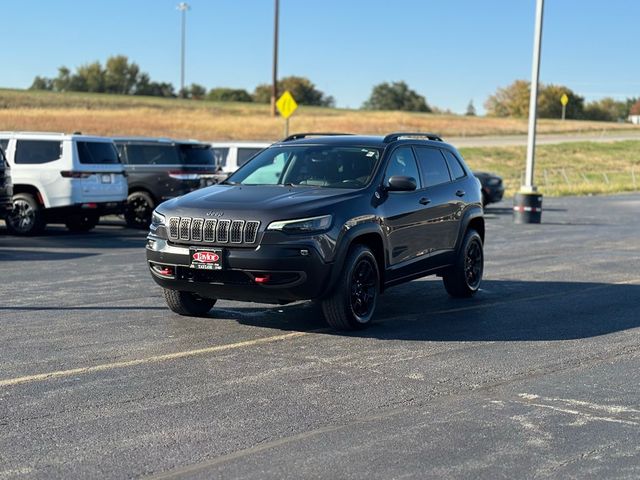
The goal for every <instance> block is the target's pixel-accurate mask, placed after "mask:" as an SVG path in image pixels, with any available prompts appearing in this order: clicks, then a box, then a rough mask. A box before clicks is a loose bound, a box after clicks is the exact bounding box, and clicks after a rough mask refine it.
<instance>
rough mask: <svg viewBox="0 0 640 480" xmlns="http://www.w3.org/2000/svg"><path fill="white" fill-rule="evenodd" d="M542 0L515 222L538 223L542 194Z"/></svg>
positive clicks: (539, 0) (538, 9)
mask: <svg viewBox="0 0 640 480" xmlns="http://www.w3.org/2000/svg"><path fill="white" fill-rule="evenodd" d="M543 13H544V0H536V23H535V31H534V36H533V65H532V67H531V96H530V98H529V137H528V140H527V167H526V172H525V179H524V185H522V186H521V187H520V192H518V193H517V194H516V196H515V198H514V205H513V215H514V217H513V219H514V221H515V222H516V223H540V221H541V218H542V195H541V194H539V193H538V189H537V187H536V186H535V185H534V184H533V173H534V166H535V152H536V122H537V117H538V81H539V79H540V50H541V47H542V19H543Z"/></svg>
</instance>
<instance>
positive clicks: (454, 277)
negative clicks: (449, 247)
mask: <svg viewBox="0 0 640 480" xmlns="http://www.w3.org/2000/svg"><path fill="white" fill-rule="evenodd" d="M483 270H484V252H483V249H482V238H480V235H479V234H478V232H476V231H475V230H473V229H470V230H468V231H467V233H465V236H464V239H463V240H462V245H461V247H460V250H459V252H458V258H457V259H456V262H455V264H454V265H453V266H451V267H449V268H448V269H447V270H446V271H445V272H444V274H443V275H442V281H443V282H444V288H445V289H446V290H447V293H448V294H449V295H451V296H452V297H456V298H468V297H471V296H473V295H475V293H476V292H477V291H478V289H479V288H480V283H481V282H482V273H483Z"/></svg>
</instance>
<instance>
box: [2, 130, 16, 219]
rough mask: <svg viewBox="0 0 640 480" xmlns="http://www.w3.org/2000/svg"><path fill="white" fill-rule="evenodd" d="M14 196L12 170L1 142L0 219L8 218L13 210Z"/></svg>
mask: <svg viewBox="0 0 640 480" xmlns="http://www.w3.org/2000/svg"><path fill="white" fill-rule="evenodd" d="M12 196H13V185H12V184H11V168H10V167H9V162H7V158H6V157H5V155H4V146H3V145H2V144H1V142H0V219H4V218H7V216H8V215H9V214H10V213H11V210H13V199H12V198H11V197H12Z"/></svg>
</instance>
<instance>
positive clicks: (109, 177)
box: [70, 140, 127, 203]
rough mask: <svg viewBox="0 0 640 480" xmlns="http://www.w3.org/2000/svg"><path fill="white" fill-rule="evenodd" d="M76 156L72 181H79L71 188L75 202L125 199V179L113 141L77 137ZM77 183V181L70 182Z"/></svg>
mask: <svg viewBox="0 0 640 480" xmlns="http://www.w3.org/2000/svg"><path fill="white" fill-rule="evenodd" d="M74 143H75V148H76V152H77V155H76V156H75V159H77V161H74V162H73V163H74V165H73V170H72V172H71V173H70V175H71V178H72V180H77V181H78V182H79V189H78V188H77V187H76V188H74V197H75V195H78V196H79V198H77V197H76V198H74V201H75V202H76V203H91V202H96V203H100V202H118V201H122V200H125V199H126V198H127V179H126V177H125V176H124V173H123V172H124V169H123V166H122V163H121V162H120V158H119V157H118V151H117V150H116V147H115V145H114V143H113V142H111V141H99V140H77V141H75V142H74ZM74 186H77V183H74Z"/></svg>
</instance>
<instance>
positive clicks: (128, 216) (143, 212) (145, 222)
mask: <svg viewBox="0 0 640 480" xmlns="http://www.w3.org/2000/svg"><path fill="white" fill-rule="evenodd" d="M154 208H156V203H155V202H154V201H153V198H151V195H149V194H148V193H147V192H142V191H139V192H133V193H131V194H129V196H128V197H127V206H126V208H125V213H124V219H125V220H126V222H127V226H129V227H132V228H148V227H149V225H150V224H151V214H152V213H153V209H154Z"/></svg>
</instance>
